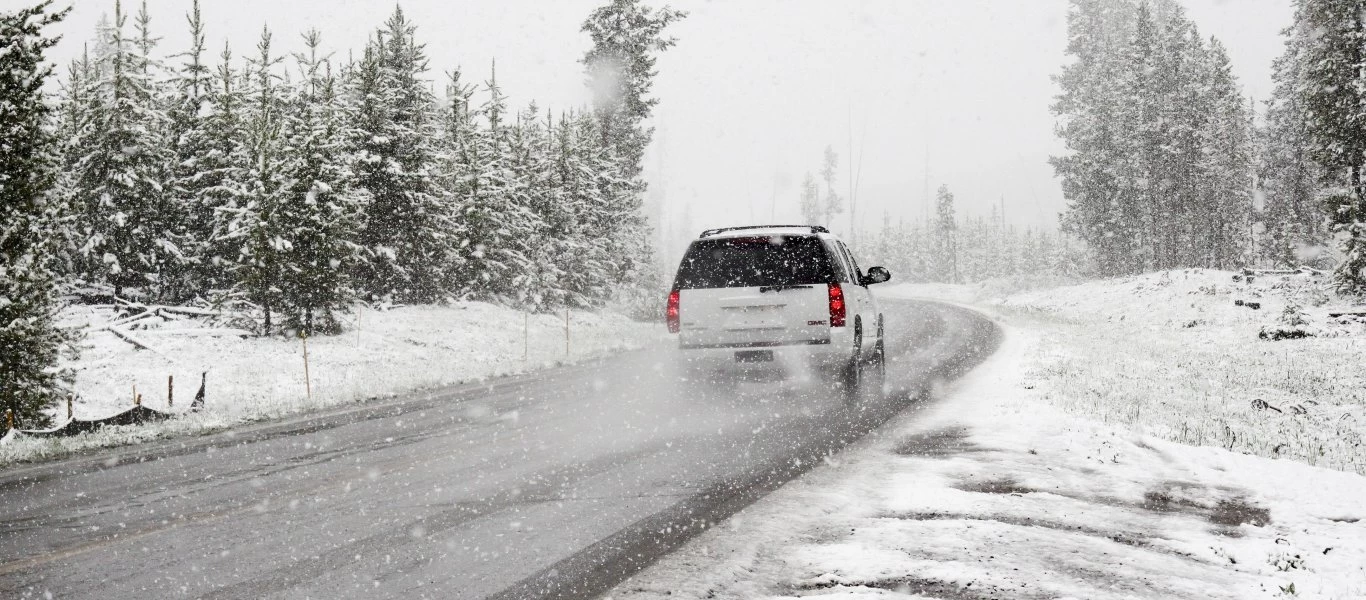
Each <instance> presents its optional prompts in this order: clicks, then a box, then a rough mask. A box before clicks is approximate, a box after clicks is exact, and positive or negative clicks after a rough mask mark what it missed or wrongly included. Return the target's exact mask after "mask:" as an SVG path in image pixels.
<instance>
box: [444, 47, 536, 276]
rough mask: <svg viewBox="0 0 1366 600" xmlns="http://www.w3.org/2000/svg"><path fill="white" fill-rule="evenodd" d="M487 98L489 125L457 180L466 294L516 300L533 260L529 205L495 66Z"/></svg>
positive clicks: (483, 110)
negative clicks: (527, 244) (516, 169)
mask: <svg viewBox="0 0 1366 600" xmlns="http://www.w3.org/2000/svg"><path fill="white" fill-rule="evenodd" d="M485 90H486V91H487V92H488V100H487V101H486V102H485V103H484V105H483V106H481V107H480V108H479V113H478V114H479V116H480V117H482V118H483V120H484V127H482V128H477V129H476V130H475V132H474V135H473V139H472V140H471V142H470V143H469V144H467V145H466V146H465V148H466V155H465V157H464V161H465V164H466V165H467V167H466V168H465V170H464V177H463V178H462V180H461V181H459V182H458V183H457V186H456V190H455V196H456V205H457V206H458V211H459V212H458V215H459V216H458V219H459V221H460V232H461V235H462V237H461V239H460V240H459V243H458V246H459V249H460V250H459V253H460V257H461V260H460V262H461V264H462V269H461V272H460V280H459V282H458V285H459V287H458V288H457V289H458V292H459V295H460V296H461V297H469V298H478V299H482V300H498V299H501V300H511V299H512V298H513V297H515V296H516V288H517V283H516V279H517V278H518V277H519V276H520V275H521V274H522V269H524V268H526V267H527V265H528V260H527V257H526V254H525V248H524V247H523V245H522V244H523V243H524V242H525V236H526V235H527V234H528V233H529V231H530V227H529V222H530V217H531V215H530V210H529V208H528V207H527V206H526V205H525V203H524V200H525V198H524V197H523V196H522V195H521V194H522V193H523V191H524V190H522V189H519V183H518V181H517V173H516V172H514V170H513V149H512V147H511V142H510V135H509V132H508V129H509V127H508V125H507V124H506V123H504V121H503V120H504V117H505V116H506V115H507V99H506V97H505V96H504V95H503V92H502V90H501V89H500V88H499V87H498V79H497V72H496V69H495V70H494V72H492V73H491V74H490V76H489V79H488V81H486V82H485Z"/></svg>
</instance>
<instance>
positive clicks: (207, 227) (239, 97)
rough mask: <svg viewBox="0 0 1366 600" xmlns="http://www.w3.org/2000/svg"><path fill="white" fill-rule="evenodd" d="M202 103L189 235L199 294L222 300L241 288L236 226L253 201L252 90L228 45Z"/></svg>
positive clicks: (188, 185) (191, 186)
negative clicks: (250, 173)
mask: <svg viewBox="0 0 1366 600" xmlns="http://www.w3.org/2000/svg"><path fill="white" fill-rule="evenodd" d="M209 85H210V88H209V91H208V92H207V94H206V98H204V100H203V103H202V104H201V112H202V113H203V114H202V120H203V128H204V129H203V131H204V147H203V154H201V155H199V156H198V157H197V158H196V159H195V167H196V168H195V170H194V172H193V174H192V179H191V180H190V181H188V182H184V183H185V185H186V191H187V192H189V195H188V196H187V200H188V201H189V203H190V205H189V207H188V208H187V211H188V213H189V217H188V219H187V221H188V223H189V231H190V235H191V237H192V238H193V239H194V240H195V245H196V252H195V254H196V258H197V260H196V261H195V264H194V278H193V280H194V281H195V287H196V289H198V290H200V291H201V292H203V293H205V294H206V295H208V296H209V297H210V298H212V299H215V300H219V299H222V298H223V297H224V295H225V294H226V293H227V292H229V291H230V290H231V289H232V288H233V287H234V285H235V281H236V279H235V277H236V275H235V274H234V273H233V271H234V267H235V266H236V265H237V264H238V259H239V258H240V257H241V256H242V247H243V238H242V236H241V235H240V232H238V231H237V228H236V226H235V223H236V220H237V218H238V216H239V215H240V214H241V212H242V209H243V207H244V206H245V205H246V202H247V193H248V181H249V179H250V178H249V176H248V170H249V169H250V167H251V156H250V153H249V144H248V135H247V130H246V124H247V120H246V119H247V117H248V113H247V112H246V106H247V99H246V97H245V96H244V95H243V94H244V92H245V91H246V90H247V86H246V85H244V83H243V79H242V73H239V72H238V71H237V70H236V69H234V68H233V66H232V49H231V48H230V47H229V46H228V44H227V43H224V45H223V51H222V52H221V53H220V55H219V63H218V67H217V70H216V73H215V76H214V78H213V80H212V81H211V82H209Z"/></svg>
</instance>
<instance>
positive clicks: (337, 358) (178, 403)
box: [0, 302, 663, 464]
mask: <svg viewBox="0 0 1366 600" xmlns="http://www.w3.org/2000/svg"><path fill="white" fill-rule="evenodd" d="M64 317H65V318H64V320H65V321H66V323H67V324H68V325H74V324H82V323H83V324H84V327H83V329H84V331H85V337H84V340H83V342H82V344H81V346H82V348H81V353H80V357H79V358H78V359H76V360H69V361H67V363H66V364H65V365H64V366H66V367H68V368H71V369H73V370H74V371H75V373H76V391H77V394H78V396H77V399H76V401H75V403H74V407H73V408H74V412H75V415H76V416H77V417H80V418H86V419H90V418H97V417H102V416H104V415H108V414H111V413H115V412H118V411H120V410H124V409H126V408H128V407H129V406H131V405H132V402H133V394H134V390H136V392H137V393H139V394H141V395H142V401H143V403H144V404H146V405H147V406H150V407H153V408H157V409H159V410H166V408H167V401H166V400H167V398H166V396H167V383H168V382H167V378H168V377H171V376H174V378H175V379H174V384H175V396H174V398H175V404H174V407H172V408H171V410H172V411H173V412H184V411H188V408H189V405H190V401H191V400H192V399H193V397H194V394H195V392H196V390H197V389H198V388H199V385H200V381H201V374H206V381H207V385H206V396H207V397H206V402H205V410H204V411H203V412H201V413H199V414H195V415H187V416H186V417H185V418H182V419H177V420H174V421H172V422H169V423H163V424H158V425H146V426H138V427H128V428H111V429H112V430H111V431H104V432H100V433H97V434H93V435H86V436H79V437H77V438H68V439H64V440H60V441H40V440H34V439H19V440H15V441H12V442H10V443H6V444H3V445H0V464H2V463H7V462H13V461H15V460H24V459H30V458H36V457H40V456H43V455H48V454H53V453H60V452H63V451H67V450H70V449H74V448H80V447H89V446H96V445H111V444H118V443H125V442H129V441H137V440H142V439H148V438H152V437H159V436H163V435H168V434H170V433H172V432H179V433H185V432H192V431H198V430H204V429H216V428H221V427H226V426H229V425H232V424H235V423H241V422H245V421H251V420H258V419H263V418H272V417H278V416H282V415H286V414H291V413H297V412H302V411H306V410H310V409H315V408H320V407H325V406H331V405H336V404H341V403H346V402H356V401H361V400H365V399H367V398H374V397H383V396H392V395H396V394H400V393H404V392H410V391H414V390H418V389H422V388H428V387H432V386H438V385H445V384H452V383H457V382H462V381H470V380H476V379H482V378H487V377H493V376H500V375H508V374H513V373H519V372H523V371H527V370H532V369H536V368H544V367H547V366H553V365H556V364H561V363H565V362H574V361H578V360H582V359H585V358H591V357H595V356H601V355H603V354H605V353H608V352H612V351H618V350H623V349H628V348H634V347H641V346H644V345H647V344H649V343H651V342H652V341H654V340H656V339H657V338H659V337H660V336H662V335H663V333H662V331H663V328H662V327H661V326H658V325H656V324H650V323H641V322H637V321H632V320H630V319H627V318H626V317H623V316H620V315H615V314H610V313H608V314H598V313H591V312H580V311H575V312H573V313H572V314H571V315H570V319H569V340H568V353H566V340H565V314H564V313H562V312H561V313H558V314H536V315H528V314H527V313H523V312H519V311H516V310H512V309H508V308H504V307H500V306H496V305H492V304H486V303H481V302H465V303H458V304H455V305H453V306H411V307H400V308H395V309H392V310H386V311H373V310H365V311H364V312H363V313H362V314H360V315H359V321H358V322H357V321H356V320H355V319H356V318H357V316H356V314H355V313H352V314H351V315H350V317H351V319H352V320H351V323H350V325H351V330H350V331H348V332H346V333H344V334H341V335H338V336H329V337H318V338H314V339H310V340H308V358H309V365H308V366H309V385H305V378H304V357H303V350H304V348H303V342H302V341H301V340H299V339H297V338H285V337H270V338H240V337H235V336H231V335H219V334H221V333H222V332H223V331H224V330H208V329H204V328H202V327H199V326H198V325H197V324H196V323H195V322H194V321H193V320H188V319H175V318H160V317H158V318H152V319H144V320H141V321H138V322H137V323H135V324H134V325H131V326H130V327H135V328H134V329H131V331H130V333H131V334H132V335H133V336H134V338H135V339H137V340H138V341H140V342H143V343H145V344H147V345H149V346H150V347H151V350H148V349H140V348H137V347H135V346H134V345H132V344H130V343H128V342H126V341H124V340H122V339H120V338H119V337H116V336H115V335H114V334H113V333H110V332H109V331H107V330H103V329H101V326H102V325H105V324H107V323H108V322H109V318H110V314H109V309H107V308H89V307H75V308H72V309H68V311H67V312H66V314H65V315H64ZM206 334H208V335H206ZM524 354H526V356H525V358H524ZM310 387H311V390H310ZM310 391H311V399H310ZM65 413H66V410H65V407H61V408H59V409H58V410H57V411H56V414H55V421H56V422H58V423H61V422H63V421H64V420H65V419H66V414H65ZM21 425H22V424H21Z"/></svg>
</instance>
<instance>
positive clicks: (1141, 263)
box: [1051, 0, 1256, 276]
mask: <svg viewBox="0 0 1366 600" xmlns="http://www.w3.org/2000/svg"><path fill="white" fill-rule="evenodd" d="M1067 25H1068V26H1067V35H1068V43H1067V54H1068V55H1069V57H1070V58H1071V61H1070V62H1069V63H1068V64H1067V65H1065V66H1064V67H1063V69H1062V72H1061V74H1060V75H1058V76H1057V77H1056V81H1057V84H1058V86H1059V88H1060V93H1059V94H1058V96H1057V98H1056V102H1055V104H1054V105H1053V111H1054V112H1055V114H1056V115H1057V116H1058V118H1059V121H1058V126H1057V133H1058V135H1059V136H1060V137H1061V138H1062V141H1063V142H1064V143H1065V144H1066V148H1067V153H1066V154H1064V155H1062V156H1056V157H1053V158H1052V159H1051V163H1052V165H1053V168H1054V171H1055V172H1056V174H1057V176H1058V177H1059V178H1060V179H1061V180H1062V187H1063V195H1064V197H1065V199H1066V200H1067V209H1066V212H1065V213H1064V214H1063V221H1062V224H1063V227H1064V228H1065V229H1066V230H1067V231H1069V232H1071V233H1073V234H1075V235H1076V236H1078V237H1079V238H1081V239H1082V240H1084V241H1085V242H1086V244H1087V246H1088V247H1089V248H1090V251H1091V253H1092V255H1093V257H1094V260H1095V265H1096V269H1097V271H1098V274H1100V275H1103V276H1113V275H1123V274H1130V273H1138V272H1143V271H1153V270H1161V269H1172V268H1179V267H1192V266H1200V267H1212V268H1232V267H1235V266H1241V265H1242V264H1245V260H1246V256H1247V252H1248V246H1249V240H1250V237H1251V235H1250V232H1251V227H1252V212H1253V172H1254V160H1255V157H1256V154H1255V145H1254V142H1255V136H1254V134H1253V122H1252V113H1251V107H1250V104H1249V103H1248V101H1247V100H1246V99H1245V98H1244V97H1243V95H1242V92H1241V91H1240V89H1239V87H1238V85H1237V82H1236V80H1235V79H1234V76H1233V74H1232V72H1231V67H1230V63H1229V57H1228V54H1227V52H1226V51H1225V49H1224V46H1223V45H1222V44H1221V43H1220V42H1219V40H1218V39H1215V38H1213V37H1210V38H1206V37H1204V36H1202V35H1201V34H1200V33H1199V31H1198V30H1197V28H1196V26H1195V24H1194V23H1193V22H1191V20H1190V19H1188V18H1187V17H1186V16H1185V12H1184V10H1183V9H1182V8H1181V6H1180V5H1179V4H1177V3H1176V2H1174V1H1171V0H1153V1H1151V2H1149V1H1147V0H1072V3H1071V10H1070V12H1069V14H1068V23H1067Z"/></svg>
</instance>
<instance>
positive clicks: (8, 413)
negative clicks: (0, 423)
mask: <svg viewBox="0 0 1366 600" xmlns="http://www.w3.org/2000/svg"><path fill="white" fill-rule="evenodd" d="M13 430H14V409H12V408H6V409H5V431H13Z"/></svg>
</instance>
